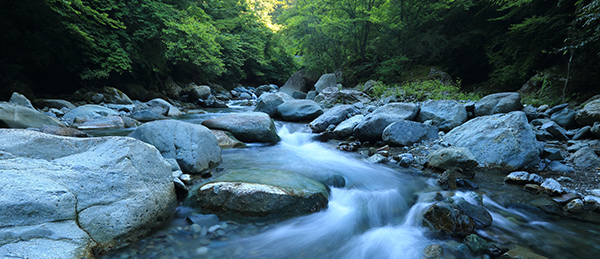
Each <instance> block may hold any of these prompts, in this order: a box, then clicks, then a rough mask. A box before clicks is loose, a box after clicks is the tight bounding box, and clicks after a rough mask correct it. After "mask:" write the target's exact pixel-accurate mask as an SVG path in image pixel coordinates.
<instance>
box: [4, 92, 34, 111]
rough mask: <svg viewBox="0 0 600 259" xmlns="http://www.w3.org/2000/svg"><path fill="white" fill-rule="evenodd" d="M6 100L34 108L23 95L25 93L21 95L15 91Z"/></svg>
mask: <svg viewBox="0 0 600 259" xmlns="http://www.w3.org/2000/svg"><path fill="white" fill-rule="evenodd" d="M8 102H9V103H13V104H16V105H21V106H23V107H27V108H29V109H32V110H35V108H34V107H33V104H31V101H29V99H27V97H25V95H22V94H20V93H17V92H14V93H12V95H11V96H10V100H8Z"/></svg>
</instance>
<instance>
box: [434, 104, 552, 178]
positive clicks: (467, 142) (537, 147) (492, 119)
mask: <svg viewBox="0 0 600 259" xmlns="http://www.w3.org/2000/svg"><path fill="white" fill-rule="evenodd" d="M442 140H443V141H445V142H448V143H450V144H451V145H453V146H457V147H467V148H469V150H470V151H471V153H472V154H473V156H474V157H475V159H476V160H477V161H478V162H479V163H481V164H483V165H484V166H487V167H499V168H504V169H508V170H514V169H518V168H526V167H533V166H535V165H537V164H538V162H539V160H540V157H539V156H540V152H541V149H542V145H541V143H539V142H538V141H537V140H536V138H535V134H534V133H533V130H532V129H531V126H530V125H529V123H528V121H527V117H526V116H525V114H524V113H523V112H519V111H517V112H511V113H508V114H497V115H490V116H483V117H477V118H475V119H472V120H470V121H468V122H466V123H465V124H463V125H461V126H458V127H456V128H454V129H453V130H451V131H450V132H449V133H448V134H446V135H445V136H444V137H443V139H442Z"/></svg>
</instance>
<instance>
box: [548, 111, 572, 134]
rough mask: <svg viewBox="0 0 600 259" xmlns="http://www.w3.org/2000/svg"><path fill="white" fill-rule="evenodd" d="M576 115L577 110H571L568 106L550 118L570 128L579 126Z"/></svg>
mask: <svg viewBox="0 0 600 259" xmlns="http://www.w3.org/2000/svg"><path fill="white" fill-rule="evenodd" d="M576 115H577V112H576V111H574V110H571V109H570V108H568V107H567V108H564V109H561V110H560V111H558V112H555V113H553V114H552V116H551V117H550V119H552V120H553V121H555V122H556V123H557V124H558V125H560V126H561V127H564V128H567V129H570V128H574V127H576V126H577V123H576V122H575V117H576Z"/></svg>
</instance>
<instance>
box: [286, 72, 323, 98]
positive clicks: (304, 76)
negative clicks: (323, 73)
mask: <svg viewBox="0 0 600 259" xmlns="http://www.w3.org/2000/svg"><path fill="white" fill-rule="evenodd" d="M318 76H319V75H316V78H315V73H313V72H310V71H307V70H300V71H298V72H296V73H294V74H293V75H292V76H291V77H290V78H289V79H288V80H287V81H286V82H285V84H284V85H283V86H282V87H281V88H280V89H279V91H281V92H284V93H286V94H288V95H290V96H292V95H293V94H294V91H299V92H303V93H308V91H309V90H310V89H311V88H312V87H313V85H314V84H315V83H316V82H317V80H318Z"/></svg>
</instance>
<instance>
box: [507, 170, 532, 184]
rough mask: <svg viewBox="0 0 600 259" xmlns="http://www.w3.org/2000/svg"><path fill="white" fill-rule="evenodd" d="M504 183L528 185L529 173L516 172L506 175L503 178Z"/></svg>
mask: <svg viewBox="0 0 600 259" xmlns="http://www.w3.org/2000/svg"><path fill="white" fill-rule="evenodd" d="M504 182H506V183H515V184H519V185H524V184H527V183H529V173H528V172H525V171H517V172H512V173H510V174H508V175H507V176H506V177H504Z"/></svg>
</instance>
